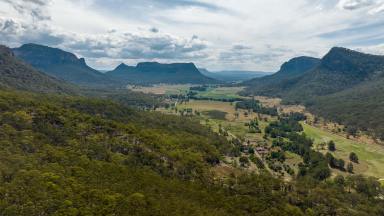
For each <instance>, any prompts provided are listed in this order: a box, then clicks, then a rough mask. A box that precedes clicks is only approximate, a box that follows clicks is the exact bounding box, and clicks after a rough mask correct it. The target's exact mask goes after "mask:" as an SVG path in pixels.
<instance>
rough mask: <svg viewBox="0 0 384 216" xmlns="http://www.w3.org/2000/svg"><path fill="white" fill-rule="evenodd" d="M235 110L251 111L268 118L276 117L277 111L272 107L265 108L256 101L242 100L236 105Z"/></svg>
mask: <svg viewBox="0 0 384 216" xmlns="http://www.w3.org/2000/svg"><path fill="white" fill-rule="evenodd" d="M236 109H245V110H251V111H253V112H256V113H261V114H265V115H270V116H277V115H278V113H277V109H276V108H274V107H265V106H263V105H262V104H261V103H260V101H258V100H254V99H252V100H243V101H239V102H237V103H236Z"/></svg>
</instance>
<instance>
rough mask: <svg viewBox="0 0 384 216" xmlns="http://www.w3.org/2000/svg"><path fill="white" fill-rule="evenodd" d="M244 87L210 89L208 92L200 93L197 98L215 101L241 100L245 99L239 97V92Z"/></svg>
mask: <svg viewBox="0 0 384 216" xmlns="http://www.w3.org/2000/svg"><path fill="white" fill-rule="evenodd" d="M243 89H244V87H219V88H208V89H207V90H206V91H202V92H199V93H198V94H197V97H201V98H212V99H215V100H220V99H239V98H244V97H242V96H239V94H238V93H239V92H240V91H242V90H243Z"/></svg>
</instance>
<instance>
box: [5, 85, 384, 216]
mask: <svg viewBox="0 0 384 216" xmlns="http://www.w3.org/2000/svg"><path fill="white" fill-rule="evenodd" d="M0 110H1V114H0V138H1V139H0V149H1V150H0V200H1V201H0V212H1V214H2V215H304V214H305V215H382V214H383V211H384V209H383V208H382V206H383V203H382V200H380V199H377V198H378V197H380V193H382V191H381V190H382V189H381V188H380V186H378V185H377V184H376V183H377V182H376V181H374V180H373V179H366V178H363V177H359V176H357V177H353V178H348V179H341V178H339V179H338V181H337V182H336V181H332V180H329V181H327V182H321V181H318V180H316V179H313V178H311V177H310V176H305V177H303V178H300V179H298V181H297V183H294V182H293V183H284V182H282V181H281V180H279V179H275V178H274V177H272V176H270V175H268V174H259V175H256V174H242V175H238V174H234V175H232V176H228V178H227V179H222V180H219V179H217V178H216V177H215V176H214V175H213V173H211V168H212V167H213V166H215V165H217V164H218V163H219V162H220V159H221V157H222V156H224V155H228V154H230V152H231V151H232V148H233V145H232V144H231V143H230V142H228V141H227V140H226V139H224V138H223V137H221V136H219V135H217V134H215V133H213V132H211V131H210V130H208V129H207V128H205V127H203V126H201V125H200V124H199V123H198V122H194V121H192V120H190V119H188V118H181V117H177V116H167V115H161V114H158V113H151V112H140V111H137V110H134V109H131V108H128V107H126V106H123V105H120V104H118V103H114V102H111V101H108V100H100V99H89V98H81V97H70V96H66V97H59V96H42V95H34V94H29V93H13V92H0ZM348 191H351V193H348Z"/></svg>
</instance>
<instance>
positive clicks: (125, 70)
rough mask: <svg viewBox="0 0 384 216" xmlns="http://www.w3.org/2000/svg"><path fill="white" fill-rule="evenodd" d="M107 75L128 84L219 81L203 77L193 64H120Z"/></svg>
mask: <svg viewBox="0 0 384 216" xmlns="http://www.w3.org/2000/svg"><path fill="white" fill-rule="evenodd" d="M106 75H107V76H108V77H110V78H112V79H119V80H121V81H123V82H125V83H126V84H144V85H148V84H159V83H168V84H185V83H188V84H215V83H220V82H219V81H217V80H215V79H213V78H210V77H207V76H205V75H203V74H202V73H201V72H200V71H199V70H198V69H197V68H196V66H195V65H194V64H193V63H173V64H161V63H157V62H141V63H138V64H137V66H135V67H134V66H128V65H125V64H120V65H119V66H117V67H116V68H115V69H114V70H112V71H109V72H107V73H106Z"/></svg>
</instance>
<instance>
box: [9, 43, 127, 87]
mask: <svg viewBox="0 0 384 216" xmlns="http://www.w3.org/2000/svg"><path fill="white" fill-rule="evenodd" d="M13 52H14V53H15V55H16V56H17V57H18V58H20V59H22V60H23V61H25V62H26V63H28V64H30V65H32V66H33V67H35V68H37V69H39V70H41V71H43V72H44V73H46V74H49V75H51V76H54V77H57V78H59V79H62V80H65V81H68V82H70V83H74V84H78V85H83V86H93V87H94V86H99V87H100V86H107V87H113V86H122V83H120V82H119V81H117V80H113V79H111V78H109V77H107V76H105V74H103V73H101V72H99V71H97V70H95V69H93V68H91V67H89V66H88V65H87V64H86V63H85V60H84V58H80V59H79V58H77V57H76V56H75V55H74V54H73V53H70V52H66V51H63V50H61V49H57V48H51V47H48V46H43V45H39V44H24V45H22V46H21V47H19V48H15V49H13Z"/></svg>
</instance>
